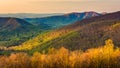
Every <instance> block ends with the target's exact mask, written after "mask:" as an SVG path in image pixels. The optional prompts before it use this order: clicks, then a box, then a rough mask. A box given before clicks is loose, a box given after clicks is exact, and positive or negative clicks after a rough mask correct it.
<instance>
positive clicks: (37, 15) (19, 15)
mask: <svg viewBox="0 0 120 68" xmlns="http://www.w3.org/2000/svg"><path fill="white" fill-rule="evenodd" d="M55 15H63V13H46V14H40V13H8V14H0V17H15V18H41V17H48V16H55Z"/></svg>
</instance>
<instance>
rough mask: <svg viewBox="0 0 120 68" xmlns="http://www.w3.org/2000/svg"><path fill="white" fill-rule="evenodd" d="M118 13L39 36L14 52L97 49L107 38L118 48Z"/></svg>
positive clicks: (119, 19)
mask: <svg viewBox="0 0 120 68" xmlns="http://www.w3.org/2000/svg"><path fill="white" fill-rule="evenodd" d="M119 23H120V12H115V13H110V14H106V15H102V16H98V17H93V18H88V19H84V20H82V21H78V22H76V23H73V24H71V25H69V26H65V27H63V28H61V29H57V30H54V31H52V32H49V33H46V34H43V35H40V36H37V37H35V38H34V39H31V40H29V41H27V42H25V43H23V44H21V45H20V46H17V47H12V48H13V49H15V50H30V52H35V51H40V52H41V51H44V50H45V51H47V50H48V49H49V48H51V47H54V48H60V47H65V48H68V49H69V50H76V49H83V50H86V49H88V48H94V47H98V46H101V45H103V44H104V41H105V40H106V39H108V38H110V39H112V40H113V42H114V43H115V45H116V46H119V45H120V43H119V41H120V39H119V34H120V33H119V30H120V26H119Z"/></svg>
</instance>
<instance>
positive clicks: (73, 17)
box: [24, 12, 101, 28]
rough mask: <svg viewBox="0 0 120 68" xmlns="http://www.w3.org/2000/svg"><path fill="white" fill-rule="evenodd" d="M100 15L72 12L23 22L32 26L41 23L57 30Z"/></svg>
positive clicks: (28, 19) (27, 19)
mask: <svg viewBox="0 0 120 68" xmlns="http://www.w3.org/2000/svg"><path fill="white" fill-rule="evenodd" d="M100 15H101V14H99V13H96V12H82V13H76V12H73V13H69V14H64V15H57V16H50V17H43V18H25V19H24V20H26V21H28V22H30V23H31V24H34V25H39V24H41V23H44V24H46V25H48V26H50V27H51V28H59V27H62V26H65V25H68V24H71V23H74V22H76V21H79V20H82V19H85V18H90V17H94V16H100Z"/></svg>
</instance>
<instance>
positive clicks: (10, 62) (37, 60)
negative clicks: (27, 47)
mask: <svg viewBox="0 0 120 68" xmlns="http://www.w3.org/2000/svg"><path fill="white" fill-rule="evenodd" d="M119 67H120V49H119V48H115V47H114V44H113V42H112V40H110V39H109V40H107V41H106V44H105V46H103V47H99V48H93V49H89V50H87V51H86V52H83V51H81V50H76V51H69V50H68V49H66V48H64V47H62V48H60V49H54V48H52V49H50V50H49V52H48V53H47V54H45V53H38V52H36V53H34V54H33V56H28V55H27V54H26V53H16V54H11V55H10V56H0V68H119Z"/></svg>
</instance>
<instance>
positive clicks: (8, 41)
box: [0, 17, 41, 46]
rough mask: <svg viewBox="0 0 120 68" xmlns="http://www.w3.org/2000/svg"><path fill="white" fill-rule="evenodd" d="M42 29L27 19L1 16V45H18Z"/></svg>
mask: <svg viewBox="0 0 120 68" xmlns="http://www.w3.org/2000/svg"><path fill="white" fill-rule="evenodd" d="M39 31H41V30H40V28H39V27H36V26H34V25H32V24H30V23H28V22H26V21H25V20H22V19H18V18H12V17H0V46H11V45H18V44H20V43H22V42H24V41H26V40H28V39H29V38H30V37H33V36H35V35H37V32H39Z"/></svg>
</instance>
